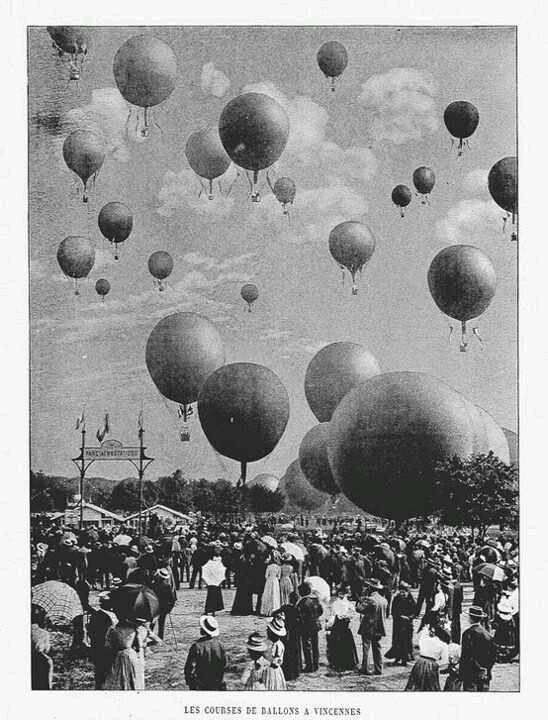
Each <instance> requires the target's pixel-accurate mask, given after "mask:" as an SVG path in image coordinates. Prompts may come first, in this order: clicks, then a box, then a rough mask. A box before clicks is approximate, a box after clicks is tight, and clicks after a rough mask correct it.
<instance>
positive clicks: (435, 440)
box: [328, 372, 474, 520]
mask: <svg viewBox="0 0 548 720" xmlns="http://www.w3.org/2000/svg"><path fill="white" fill-rule="evenodd" d="M467 405H468V401H467V400H466V399H465V398H464V397H462V395H459V393H456V392H455V391H454V390H452V389H451V388H449V387H448V386H447V385H445V384H444V383H443V382H441V381H440V380H438V379H437V378H434V377H430V376H428V375H425V374H423V373H415V372H391V373H384V374H382V375H377V376H376V377H373V378H371V379H370V380H368V381H367V382H365V383H362V384H361V385H358V386H357V387H355V388H354V389H353V390H351V391H350V392H349V393H348V395H346V397H345V398H343V400H341V403H340V404H339V406H338V407H337V409H336V410H335V412H334V413H333V417H332V419H331V421H330V423H329V442H328V456H329V464H330V466H331V471H332V473H333V477H334V479H335V481H336V482H337V484H338V485H339V487H340V488H341V490H342V492H343V493H344V494H345V495H346V497H347V498H348V499H349V500H351V502H353V503H354V504H356V505H357V506H358V507H360V508H362V509H363V510H366V511H367V512H370V513H373V514H375V515H378V516H380V517H384V518H391V519H395V520H403V519H405V518H409V517H417V516H420V515H424V514H426V513H428V512H429V511H430V510H431V507H430V503H431V499H432V490H433V483H434V479H435V472H434V471H435V467H436V464H437V463H438V462H440V461H443V460H446V459H449V458H451V457H453V456H454V455H458V456H459V457H462V458H467V457H470V456H471V455H472V452H473V444H474V430H473V426H472V424H471V422H470V416H469V412H468V408H467Z"/></svg>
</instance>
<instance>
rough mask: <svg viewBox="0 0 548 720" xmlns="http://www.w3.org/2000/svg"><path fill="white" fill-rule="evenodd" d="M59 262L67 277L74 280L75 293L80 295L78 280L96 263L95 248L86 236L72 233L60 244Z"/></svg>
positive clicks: (58, 251)
mask: <svg viewBox="0 0 548 720" xmlns="http://www.w3.org/2000/svg"><path fill="white" fill-rule="evenodd" d="M57 262H58V263H59V267H60V268H61V270H62V271H63V273H64V275H65V276H66V277H67V278H70V279H72V280H74V294H75V295H79V294H80V289H79V287H78V280H81V279H82V278H85V277H87V276H88V275H89V273H90V271H91V269H92V268H93V265H94V263H95V248H94V247H93V245H92V244H91V242H90V240H88V238H85V237H78V236H74V235H71V236H70V237H67V238H65V239H64V240H62V241H61V243H60V244H59V247H58V249H57Z"/></svg>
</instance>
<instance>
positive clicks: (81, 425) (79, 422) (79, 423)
mask: <svg viewBox="0 0 548 720" xmlns="http://www.w3.org/2000/svg"><path fill="white" fill-rule="evenodd" d="M80 428H82V430H85V429H86V419H85V417H84V411H83V410H82V414H81V415H80V417H79V418H77V419H76V430H80Z"/></svg>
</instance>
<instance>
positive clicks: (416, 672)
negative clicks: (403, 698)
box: [405, 657, 440, 692]
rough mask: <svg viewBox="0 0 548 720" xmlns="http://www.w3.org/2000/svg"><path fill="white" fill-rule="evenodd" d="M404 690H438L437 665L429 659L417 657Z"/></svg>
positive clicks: (438, 675)
mask: <svg viewBox="0 0 548 720" xmlns="http://www.w3.org/2000/svg"><path fill="white" fill-rule="evenodd" d="M405 689H406V690H421V691H422V692H426V691H435V690H439V689H440V674H439V669H438V663H437V662H436V661H435V660H431V659H430V658H425V657H419V658H418V660H417V662H416V663H415V664H414V665H413V669H412V670H411V675H410V676H409V680H408V681H407V685H406V686H405Z"/></svg>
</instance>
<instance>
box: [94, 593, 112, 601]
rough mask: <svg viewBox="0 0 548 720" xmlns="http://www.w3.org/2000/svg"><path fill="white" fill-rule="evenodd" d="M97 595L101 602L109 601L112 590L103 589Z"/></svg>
mask: <svg viewBox="0 0 548 720" xmlns="http://www.w3.org/2000/svg"><path fill="white" fill-rule="evenodd" d="M97 597H98V598H99V602H101V601H103V602H108V601H109V600H110V590H103V591H102V592H100V593H99V595H97Z"/></svg>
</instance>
